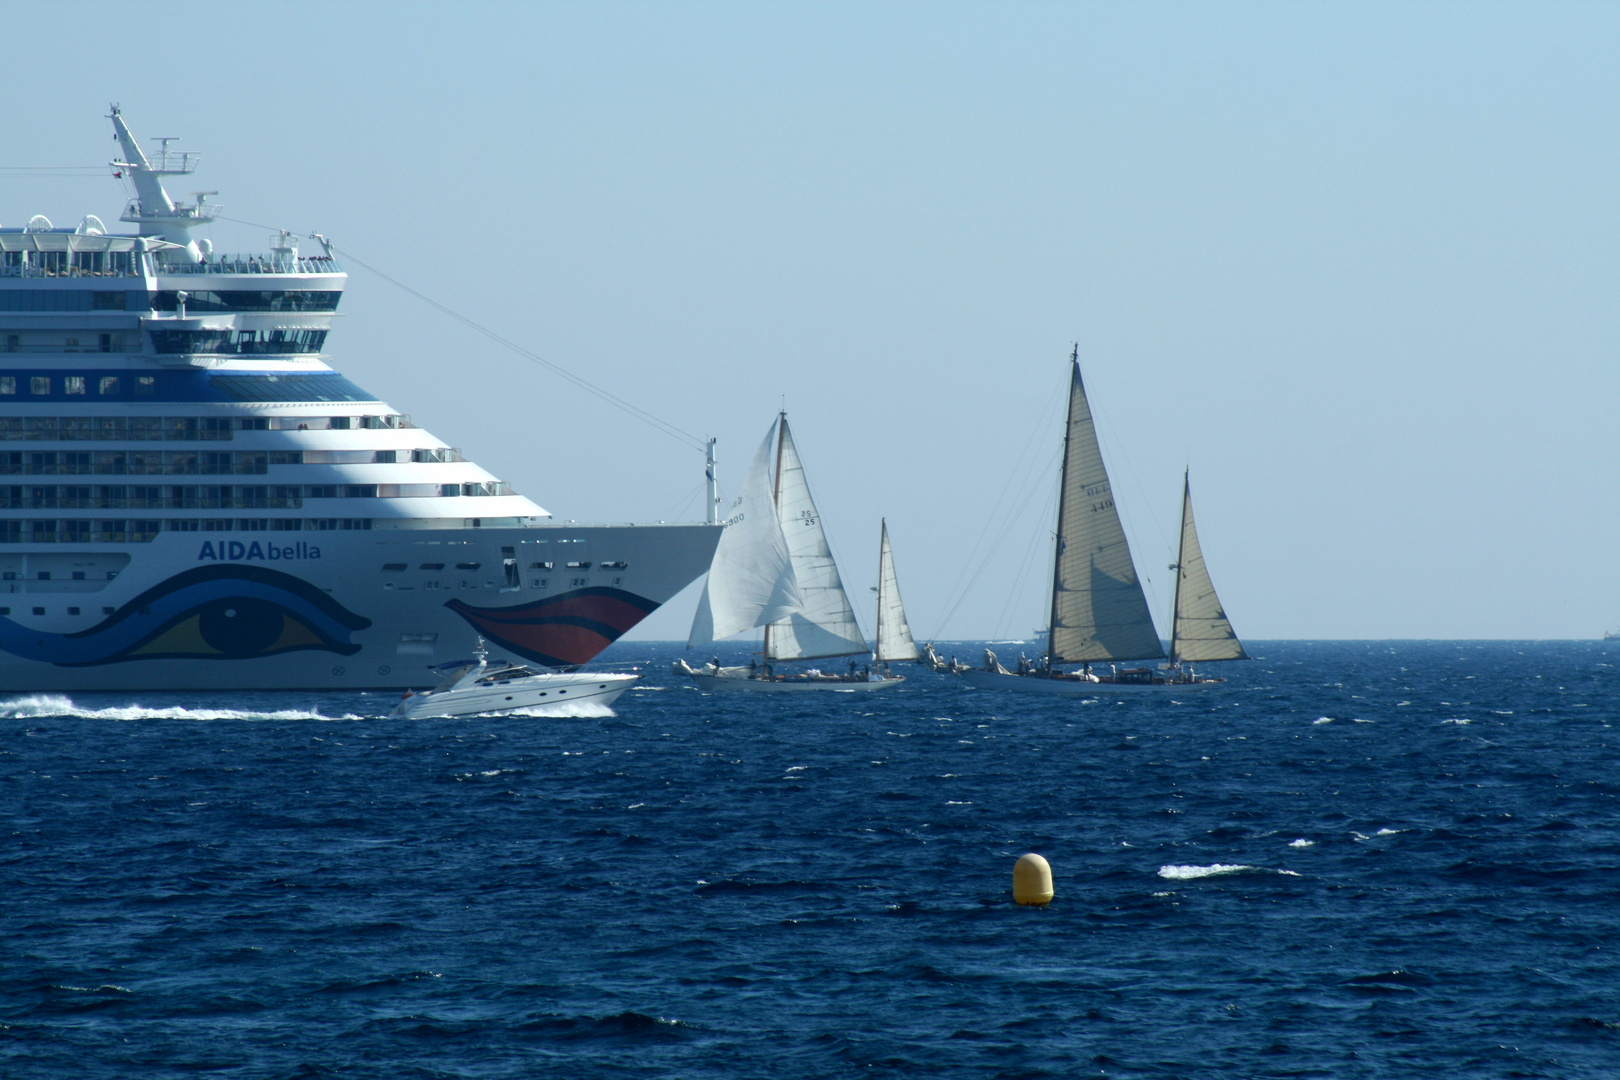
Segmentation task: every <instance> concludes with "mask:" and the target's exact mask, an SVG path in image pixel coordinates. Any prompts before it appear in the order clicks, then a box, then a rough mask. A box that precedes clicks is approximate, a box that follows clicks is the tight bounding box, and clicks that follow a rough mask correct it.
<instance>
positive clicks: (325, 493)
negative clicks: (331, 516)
mask: <svg viewBox="0 0 1620 1080" xmlns="http://www.w3.org/2000/svg"><path fill="white" fill-rule="evenodd" d="M337 497H338V494H337V485H336V484H311V485H309V495H308V496H307V498H311V499H335V498H337Z"/></svg>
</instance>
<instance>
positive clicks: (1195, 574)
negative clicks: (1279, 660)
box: [1170, 477, 1248, 663]
mask: <svg viewBox="0 0 1620 1080" xmlns="http://www.w3.org/2000/svg"><path fill="white" fill-rule="evenodd" d="M1176 570H1177V573H1176V613H1175V626H1174V627H1173V629H1172V630H1171V637H1170V659H1171V660H1172V661H1175V662H1177V663H1179V662H1181V661H1183V660H1186V661H1188V662H1194V661H1201V660H1247V659H1248V654H1247V653H1245V652H1244V651H1243V643H1242V642H1241V641H1239V640H1238V636H1237V633H1236V632H1235V631H1233V629H1232V624H1231V623H1230V622H1228V621H1227V619H1226V612H1225V611H1224V610H1223V609H1222V608H1221V601H1220V598H1219V597H1217V596H1216V595H1215V585H1214V583H1212V582H1211V581H1210V580H1209V570H1208V569H1207V568H1206V567H1205V566H1204V552H1203V550H1202V549H1201V548H1200V547H1199V546H1198V528H1197V526H1195V525H1194V524H1193V508H1192V483H1191V481H1190V480H1188V479H1187V478H1185V477H1184V478H1183V480H1182V488H1181V554H1180V555H1179V556H1178V557H1177V560H1176Z"/></svg>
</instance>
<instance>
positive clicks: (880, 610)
mask: <svg viewBox="0 0 1620 1080" xmlns="http://www.w3.org/2000/svg"><path fill="white" fill-rule="evenodd" d="M876 655H877V659H878V660H879V661H880V662H882V661H888V660H915V659H917V643H916V642H915V641H913V640H912V639H911V626H910V625H909V624H908V623H907V622H906V606H905V605H904V604H903V603H901V602H900V582H899V580H898V579H897V578H896V577H895V574H894V553H893V552H892V551H890V550H889V523H888V522H887V521H884V522H883V541H882V544H881V545H880V546H879V549H878V604H877V649H876Z"/></svg>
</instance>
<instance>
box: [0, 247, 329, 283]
mask: <svg viewBox="0 0 1620 1080" xmlns="http://www.w3.org/2000/svg"><path fill="white" fill-rule="evenodd" d="M51 254H54V253H51ZM343 272H344V271H343V267H342V266H341V265H340V264H339V263H338V261H337V260H336V259H334V258H332V257H331V256H329V255H311V256H307V257H306V256H298V257H296V258H294V257H291V256H281V255H221V256H209V257H208V258H207V259H205V260H203V261H202V262H200V263H161V262H160V263H158V264H157V265H156V266H155V267H153V273H154V274H156V275H157V276H159V277H168V276H170V275H171V274H341V273H343ZM145 276H146V272H145V268H143V267H141V266H139V265H138V264H137V265H134V266H131V265H128V264H127V263H126V264H115V265H109V266H74V265H72V264H57V263H52V264H48V265H45V266H37V265H34V264H33V263H31V262H13V261H12V260H10V259H7V260H4V261H0V278H131V277H145Z"/></svg>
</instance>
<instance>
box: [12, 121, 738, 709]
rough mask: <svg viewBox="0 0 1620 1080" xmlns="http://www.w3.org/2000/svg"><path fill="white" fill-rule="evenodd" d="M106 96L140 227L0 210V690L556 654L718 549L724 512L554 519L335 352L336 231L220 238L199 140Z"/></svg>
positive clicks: (228, 685)
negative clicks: (156, 132) (687, 517)
mask: <svg viewBox="0 0 1620 1080" xmlns="http://www.w3.org/2000/svg"><path fill="white" fill-rule="evenodd" d="M110 119H111V120H112V124H113V128H114V131H115V133H116V136H117V141H118V144H119V148H120V158H119V160H117V161H114V162H112V163H111V171H112V173H113V175H114V176H115V177H117V178H118V179H119V180H122V181H124V182H126V183H128V184H129V185H130V188H131V189H132V192H133V195H132V197H130V198H129V199H128V201H127V202H126V203H125V205H124V209H123V213H122V216H121V218H120V220H121V221H122V222H124V223H126V224H127V225H128V226H129V228H128V229H127V230H124V231H113V230H110V229H108V228H107V227H105V226H104V225H103V224H102V222H101V220H100V219H98V218H97V217H95V216H87V217H85V218H84V219H83V220H82V221H81V222H79V223H78V225H77V226H75V227H71V228H64V227H57V226H53V225H52V224H51V222H50V221H48V220H47V219H45V218H44V217H42V216H35V217H33V218H32V219H30V220H28V221H27V222H26V223H25V224H23V225H21V226H17V225H15V224H13V225H12V226H11V227H0V350H3V351H4V355H3V356H0V691H10V692H15V691H45V690H51V691H101V690H109V691H111V690H117V691H129V690H155V689H164V690H239V689H325V690H335V689H363V688H372V689H384V688H389V689H398V688H404V687H410V686H420V685H421V684H422V682H423V679H424V677H425V676H426V672H425V668H426V667H428V666H429V665H431V664H434V663H437V662H444V661H448V660H452V659H454V658H456V657H460V656H463V655H466V654H467V653H468V652H469V650H470V649H471V648H472V647H473V645H474V643H475V641H476V639H477V638H478V637H479V636H482V637H483V638H484V639H485V640H486V641H488V642H489V643H490V645H491V647H492V648H495V649H500V650H505V651H509V652H510V653H512V654H513V655H514V658H522V659H523V660H527V661H533V662H535V663H539V664H543V665H547V666H550V667H555V668H563V669H568V668H573V667H575V666H577V665H580V664H584V663H586V662H588V661H589V660H591V659H592V658H593V657H595V656H596V655H597V654H598V653H600V652H601V651H602V650H603V649H604V648H606V647H607V646H608V645H610V644H612V642H613V641H614V640H616V639H617V638H618V637H619V636H620V635H622V634H623V633H625V631H627V630H629V629H630V628H631V627H633V626H634V625H636V623H638V622H640V621H641V620H642V619H643V618H645V617H646V616H647V615H648V614H649V613H651V612H652V611H653V610H655V609H656V608H657V607H658V606H659V605H660V604H662V603H664V602H665V601H667V600H668V599H669V598H670V597H671V596H673V595H675V593H677V592H678V591H680V589H681V588H683V587H684V586H685V585H687V584H688V583H689V582H691V581H693V580H694V579H696V578H697V577H698V576H699V575H700V574H702V573H703V572H704V571H705V570H707V569H708V565H709V559H710V557H711V555H712V554H713V552H714V548H715V545H716V543H717V542H718V540H719V531H720V530H719V528H718V527H716V526H714V525H708V524H670V525H665V524H658V525H575V524H572V523H569V524H557V523H554V522H553V521H552V520H551V519H550V516H549V515H548V514H547V512H546V511H545V510H544V509H542V508H541V507H540V506H539V505H537V504H536V503H535V502H533V501H532V500H530V499H528V498H526V497H525V496H523V495H520V494H517V493H516V492H514V491H512V490H511V489H510V487H509V486H508V485H507V484H505V483H503V482H502V481H501V480H499V479H497V478H496V477H495V476H493V475H492V474H490V473H489V472H487V471H486V470H484V469H482V468H480V467H479V466H478V465H477V464H475V463H473V462H471V461H468V460H467V459H466V458H465V457H464V456H463V455H462V453H461V452H460V451H459V450H457V449H456V448H455V447H452V446H449V445H447V444H446V443H444V442H443V441H441V440H440V439H437V438H435V437H434V436H432V435H430V434H429V433H428V432H426V431H424V430H422V429H421V428H419V427H417V426H416V425H415V424H413V423H412V422H411V419H410V417H409V416H407V415H405V414H402V413H400V412H397V411H395V410H394V409H393V408H392V407H391V406H390V405H388V404H386V403H385V402H382V401H379V400H378V399H377V397H376V396H375V395H373V394H370V393H367V392H366V391H365V390H364V389H362V388H361V387H359V386H357V385H355V384H354V383H353V382H351V381H350V380H348V379H347V378H345V377H344V376H343V375H341V374H339V373H338V372H337V371H336V370H334V369H333V367H332V366H331V364H330V363H329V361H328V357H327V354H326V339H327V334H328V333H329V332H330V330H331V325H332V320H333V317H334V314H335V313H336V311H337V308H338V301H339V300H340V299H341V298H342V296H343V287H344V283H345V280H346V276H345V274H344V272H343V269H342V267H341V266H340V265H339V261H338V259H337V258H336V257H334V254H333V250H332V248H331V246H330V245H329V244H328V243H326V242H325V241H324V240H323V239H321V238H319V237H315V238H312V239H311V240H310V241H308V242H307V243H306V244H305V245H304V249H303V250H301V249H300V241H299V238H297V237H294V236H292V235H290V234H287V233H281V234H279V235H277V236H274V237H272V238H271V239H270V242H269V244H268V247H267V250H265V251H263V252H261V253H257V254H241V255H229V254H222V253H220V252H216V251H215V250H213V246H212V244H211V243H210V241H209V240H207V239H199V238H196V237H194V236H193V235H192V232H193V230H194V229H196V228H197V227H198V226H203V225H206V224H208V223H209V222H211V221H213V220H214V219H215V218H216V216H217V215H218V213H219V209H218V206H217V204H215V203H211V202H209V201H208V194H195V195H193V196H192V199H193V201H191V202H189V203H188V202H185V201H179V200H175V199H173V198H171V197H170V195H169V193H168V192H167V190H166V189H165V183H164V181H165V178H166V177H174V176H186V175H189V174H191V173H192V172H193V171H194V170H195V168H196V166H197V155H196V154H194V153H190V152H181V151H177V150H175V149H173V148H172V147H171V146H170V145H169V144H170V142H171V141H172V140H161V147H158V146H153V147H152V148H151V149H152V153H151V155H150V156H148V155H147V154H146V153H144V152H143V151H142V148H141V146H140V144H139V143H138V142H137V141H136V139H135V138H134V137H133V136H132V135H131V134H130V130H129V127H128V125H127V124H126V123H125V120H124V117H123V116H122V114H121V113H120V111H119V109H118V108H117V107H116V106H114V107H113V110H112V114H111V117H110ZM3 225H4V223H3V222H0V226H3Z"/></svg>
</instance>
